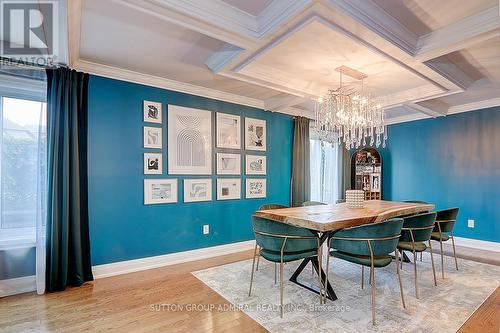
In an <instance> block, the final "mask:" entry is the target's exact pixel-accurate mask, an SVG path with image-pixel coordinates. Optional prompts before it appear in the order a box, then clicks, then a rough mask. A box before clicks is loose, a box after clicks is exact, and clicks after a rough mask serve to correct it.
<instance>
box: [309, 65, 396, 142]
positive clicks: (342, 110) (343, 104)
mask: <svg viewBox="0 0 500 333" xmlns="http://www.w3.org/2000/svg"><path fill="white" fill-rule="evenodd" d="M336 71H338V72H339V74H340V85H339V87H338V88H337V89H330V90H328V92H327V93H326V95H325V96H323V97H320V98H318V99H317V100H316V103H315V125H314V127H313V128H314V130H315V131H316V133H317V135H318V137H319V139H320V140H322V141H326V142H330V143H337V144H339V145H340V144H341V142H342V141H343V142H344V144H345V147H346V148H347V149H351V148H359V147H360V146H362V145H363V146H367V143H368V142H367V139H369V145H370V146H373V145H374V144H375V146H376V147H379V146H380V144H382V147H383V148H385V142H386V140H387V126H386V124H385V112H384V109H383V108H382V107H381V106H380V104H378V103H377V102H376V101H375V100H374V99H373V98H372V97H371V95H370V94H369V93H365V91H364V84H363V83H364V82H363V80H364V79H365V78H366V77H367V75H365V74H363V73H361V72H359V71H357V70H355V69H352V68H349V67H346V66H341V67H339V68H337V69H336ZM342 74H346V75H348V76H350V77H353V78H355V79H357V80H359V81H361V90H356V89H355V88H354V87H351V86H345V85H343V82H342Z"/></svg>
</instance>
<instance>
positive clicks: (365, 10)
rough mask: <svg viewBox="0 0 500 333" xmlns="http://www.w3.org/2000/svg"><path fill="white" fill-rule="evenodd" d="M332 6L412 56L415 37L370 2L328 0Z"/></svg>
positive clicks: (363, 0) (415, 43)
mask: <svg viewBox="0 0 500 333" xmlns="http://www.w3.org/2000/svg"><path fill="white" fill-rule="evenodd" d="M328 1H329V2H330V3H331V4H332V5H333V6H335V7H336V8H338V9H339V10H341V11H342V12H343V13H344V14H346V15H348V16H350V17H351V18H353V19H354V20H356V21H357V22H359V23H361V24H362V25H364V26H365V27H367V28H368V29H370V30H371V31H373V32H375V33H377V34H378V35H379V36H381V37H382V38H384V39H385V40H387V41H389V42H391V43H392V44H394V45H395V46H397V47H398V48H400V49H401V50H403V51H404V52H406V53H408V54H410V55H414V54H415V51H416V47H417V41H418V38H417V36H416V35H415V34H414V33H413V32H411V31H409V30H408V29H407V28H406V27H405V26H404V25H402V24H401V23H399V21H398V20H396V19H395V18H394V17H392V16H391V15H389V14H388V13H387V12H386V11H384V10H383V9H382V8H380V7H379V6H378V5H377V4H375V3H374V2H373V1H371V0H362V1H350V0H328Z"/></svg>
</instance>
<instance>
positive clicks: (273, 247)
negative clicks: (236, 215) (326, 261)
mask: <svg viewBox="0 0 500 333" xmlns="http://www.w3.org/2000/svg"><path fill="white" fill-rule="evenodd" d="M252 225H253V231H254V234H255V241H256V244H255V250H254V258H253V263H252V274H251V277H250V289H249V291H248V296H251V294H252V284H253V275H254V268H255V257H256V255H255V254H256V253H257V247H259V248H260V256H262V257H263V258H264V259H267V260H269V261H271V262H274V263H275V264H276V263H279V264H280V315H281V317H282V318H283V293H284V290H283V289H284V288H283V264H284V263H287V262H291V261H296V260H302V259H305V258H310V257H317V258H318V261H319V265H320V267H321V247H320V240H319V237H318V235H317V234H316V233H314V232H312V231H311V230H308V229H305V228H299V227H294V226H291V225H288V224H284V223H280V222H276V221H272V220H269V219H265V218H261V217H257V216H253V220H252ZM318 282H319V286H320V303H321V302H322V296H321V294H322V291H323V283H322V281H321V277H320V276H319V274H318Z"/></svg>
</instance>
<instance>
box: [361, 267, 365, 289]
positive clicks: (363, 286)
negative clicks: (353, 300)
mask: <svg viewBox="0 0 500 333" xmlns="http://www.w3.org/2000/svg"><path fill="white" fill-rule="evenodd" d="M361 289H365V266H363V265H361Z"/></svg>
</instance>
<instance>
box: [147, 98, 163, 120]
mask: <svg viewBox="0 0 500 333" xmlns="http://www.w3.org/2000/svg"><path fill="white" fill-rule="evenodd" d="M143 114H144V122H147V123H156V124H161V122H162V120H161V119H162V107H161V103H160V102H150V101H144V104H143Z"/></svg>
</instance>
